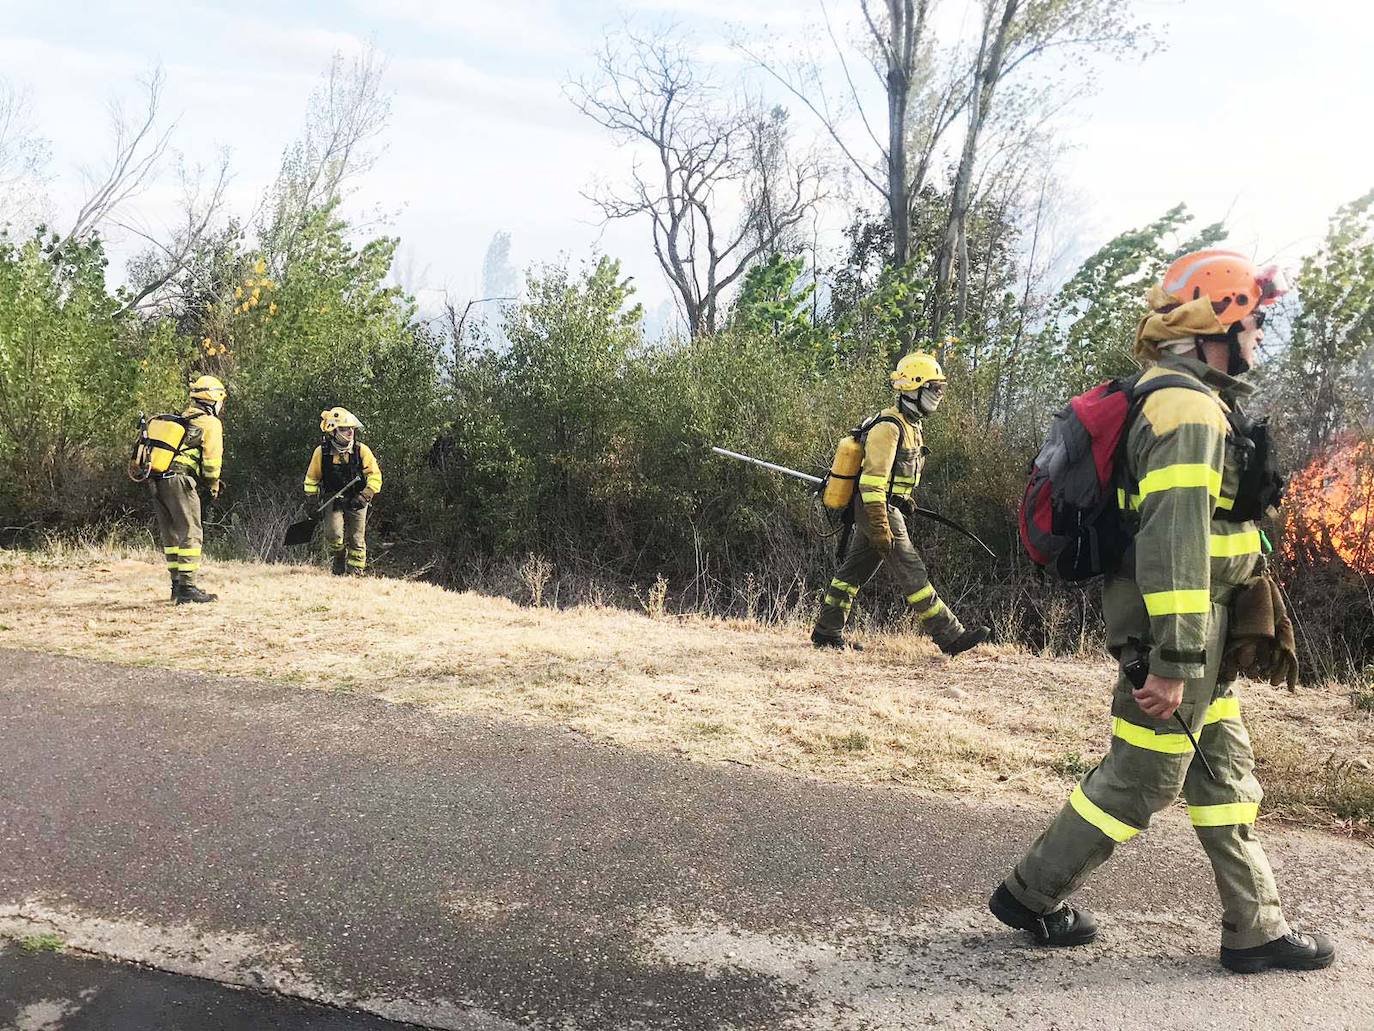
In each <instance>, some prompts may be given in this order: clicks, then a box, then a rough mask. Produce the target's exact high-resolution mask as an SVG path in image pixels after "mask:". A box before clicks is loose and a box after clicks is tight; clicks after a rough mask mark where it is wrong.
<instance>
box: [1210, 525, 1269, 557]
mask: <svg viewBox="0 0 1374 1031" xmlns="http://www.w3.org/2000/svg"><path fill="white" fill-rule="evenodd" d="M1259 553H1260V535H1259V531H1258V530H1246V531H1244V532H1243V533H1214V534H1212V557H1213V558H1239V557H1240V556H1241V555H1258V554H1259Z"/></svg>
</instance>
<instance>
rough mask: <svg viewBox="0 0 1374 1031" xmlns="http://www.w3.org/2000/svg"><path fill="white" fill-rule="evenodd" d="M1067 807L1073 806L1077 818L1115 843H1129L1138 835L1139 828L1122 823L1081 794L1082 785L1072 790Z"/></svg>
mask: <svg viewBox="0 0 1374 1031" xmlns="http://www.w3.org/2000/svg"><path fill="white" fill-rule="evenodd" d="M1069 805H1071V806H1073V811H1074V812H1076V813H1077V814H1078V815H1079V816H1081V817H1083V819H1085V820H1087V821H1088V822H1089V823H1090V824H1092V825H1093V826H1094V827H1096V828H1097V829H1098V830H1100V831H1101V832H1102V833H1103V834H1105V835H1107V837H1109V838H1111V839H1112V840H1113V841H1115V842H1117V843H1120V842H1123V841H1130V840H1131V839H1132V838H1134V837H1135V836H1136V835H1137V834H1139V833H1140V828H1139V827H1132V826H1131V825H1130V824H1129V823H1123V822H1122V821H1121V820H1118V819H1117V818H1116V817H1115V816H1113V815H1112V814H1111V813H1109V812H1107V811H1106V810H1104V809H1102V808H1101V807H1100V806H1098V805H1097V803H1096V802H1094V801H1093V800H1092V799H1091V798H1089V797H1088V796H1087V795H1085V794H1084V793H1083V785H1081V784H1080V785H1078V786H1077V787H1076V788H1074V789H1073V794H1072V795H1070V796H1069Z"/></svg>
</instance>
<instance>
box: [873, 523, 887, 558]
mask: <svg viewBox="0 0 1374 1031" xmlns="http://www.w3.org/2000/svg"><path fill="white" fill-rule="evenodd" d="M868 542H869V543H870V544H872V545H873V550H874V551H876V552H877V553H878V554H879V555H881V556H882V557H883V558H887V556H889V555H891V554H892V530H891V529H890V528H889V527H886V526H884V527H883V528H882V529H881V530H879V529H877V528H876V527H875V528H874V530H873V534H872V536H870V537H869V538H868Z"/></svg>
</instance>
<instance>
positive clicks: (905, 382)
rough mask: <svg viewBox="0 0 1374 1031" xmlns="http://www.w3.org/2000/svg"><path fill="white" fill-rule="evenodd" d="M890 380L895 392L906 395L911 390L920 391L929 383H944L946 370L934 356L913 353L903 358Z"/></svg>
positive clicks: (919, 352)
mask: <svg viewBox="0 0 1374 1031" xmlns="http://www.w3.org/2000/svg"><path fill="white" fill-rule="evenodd" d="M890 378H891V380H892V389H893V390H898V391H901V392H902V393H906V392H907V391H909V390H920V389H921V387H923V386H924V385H925V384H927V383H944V382H945V370H944V369H942V368H940V363H939V362H937V361H936V360H935V356H934V355H933V354H926V353H925V352H924V351H912V352H911V353H910V354H908V355H903V356H902V360H901V361H899V362H898V363H897V367H896V368H895V369H893V370H892V373H891V375H890Z"/></svg>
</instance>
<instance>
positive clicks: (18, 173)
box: [0, 78, 48, 222]
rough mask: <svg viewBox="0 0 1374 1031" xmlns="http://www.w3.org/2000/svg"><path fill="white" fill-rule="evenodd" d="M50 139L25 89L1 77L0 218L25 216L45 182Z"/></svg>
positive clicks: (0, 220) (2, 220) (4, 219)
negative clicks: (45, 136) (37, 122)
mask: <svg viewBox="0 0 1374 1031" xmlns="http://www.w3.org/2000/svg"><path fill="white" fill-rule="evenodd" d="M47 160H48V142H47V140H45V139H43V138H42V137H41V136H39V135H38V132H37V130H36V128H35V126H34V124H33V119H32V117H31V115H30V112H29V98H28V94H27V93H26V92H23V91H21V90H18V89H16V88H15V87H14V86H13V85H12V84H11V83H10V82H9V81H8V80H6V79H3V78H0V222H5V221H9V220H11V219H14V218H18V217H22V216H23V214H24V213H25V210H26V208H27V206H28V205H30V204H31V203H32V202H33V201H34V200H35V199H36V198H37V194H38V192H39V191H40V189H41V186H42V179H43V170H44V167H45V166H46V164H47Z"/></svg>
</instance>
